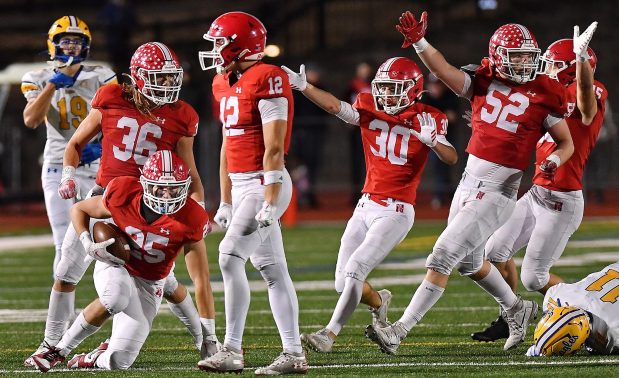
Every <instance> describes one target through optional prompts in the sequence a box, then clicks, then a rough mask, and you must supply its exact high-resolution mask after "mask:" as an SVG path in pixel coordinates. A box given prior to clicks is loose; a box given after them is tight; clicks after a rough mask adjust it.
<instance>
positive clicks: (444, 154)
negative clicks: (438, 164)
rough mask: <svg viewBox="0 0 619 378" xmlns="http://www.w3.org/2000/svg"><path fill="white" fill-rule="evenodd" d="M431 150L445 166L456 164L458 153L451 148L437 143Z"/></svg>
mask: <svg viewBox="0 0 619 378" xmlns="http://www.w3.org/2000/svg"><path fill="white" fill-rule="evenodd" d="M432 150H433V151H434V152H435V153H436V156H438V158H439V159H441V161H442V162H443V163H445V164H448V165H454V164H456V163H457V162H458V152H457V151H456V149H455V148H453V147H452V146H447V145H445V144H442V143H440V142H439V143H437V144H436V147H434V148H433V149H432Z"/></svg>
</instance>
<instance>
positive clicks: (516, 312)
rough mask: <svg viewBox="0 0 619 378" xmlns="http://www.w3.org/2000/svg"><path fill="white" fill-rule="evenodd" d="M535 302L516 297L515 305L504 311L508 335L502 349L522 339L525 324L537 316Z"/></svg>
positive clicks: (509, 347)
mask: <svg viewBox="0 0 619 378" xmlns="http://www.w3.org/2000/svg"><path fill="white" fill-rule="evenodd" d="M537 309H538V306H537V303H535V302H533V301H528V300H523V299H522V298H520V297H519V298H518V301H517V302H516V304H515V305H513V306H512V308H510V309H509V310H506V311H505V313H506V315H507V318H506V319H505V320H506V321H507V325H508V326H509V337H508V338H507V341H506V342H505V345H504V346H503V350H510V349H513V348H515V347H516V346H518V344H520V343H521V342H523V341H524V337H525V336H526V334H527V326H528V325H529V324H530V323H531V322H533V320H535V318H536V317H537Z"/></svg>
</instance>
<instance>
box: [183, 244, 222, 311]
mask: <svg viewBox="0 0 619 378" xmlns="http://www.w3.org/2000/svg"><path fill="white" fill-rule="evenodd" d="M185 262H186V264H187V272H188V273H189V277H190V278H191V281H192V282H193V284H194V287H195V294H194V295H195V298H196V307H197V308H198V313H199V314H200V317H201V318H207V319H214V318H215V300H214V298H213V290H212V288H211V280H210V274H209V267H208V258H207V255H206V245H205V244H204V241H203V240H200V241H198V242H195V243H192V244H188V245H186V246H185Z"/></svg>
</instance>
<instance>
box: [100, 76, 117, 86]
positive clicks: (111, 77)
mask: <svg viewBox="0 0 619 378" xmlns="http://www.w3.org/2000/svg"><path fill="white" fill-rule="evenodd" d="M113 79H116V74H114V75H112V76H110V77H108V78H107V79H105V80H103V83H105V84H107V82H108V81H110V80H113Z"/></svg>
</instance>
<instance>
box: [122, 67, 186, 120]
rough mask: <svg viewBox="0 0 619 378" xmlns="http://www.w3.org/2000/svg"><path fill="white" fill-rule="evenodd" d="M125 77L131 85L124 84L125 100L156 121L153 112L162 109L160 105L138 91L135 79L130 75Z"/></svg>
mask: <svg viewBox="0 0 619 378" xmlns="http://www.w3.org/2000/svg"><path fill="white" fill-rule="evenodd" d="M123 75H125V76H127V77H128V78H129V83H127V82H124V83H122V91H123V96H124V97H125V99H127V101H129V102H131V103H132V104H133V105H135V108H136V109H137V110H138V111H139V112H140V113H142V114H144V115H145V116H147V117H148V118H150V119H151V120H153V121H155V120H156V119H157V117H155V116H154V115H153V110H154V109H156V108H158V107H160V105H157V104H155V103H154V102H152V101H151V100H149V99H148V98H146V97H145V96H144V95H143V94H142V93H140V91H139V90H138V87H137V86H136V84H135V82H134V81H133V78H132V77H131V76H130V75H127V74H123ZM168 105H170V106H173V107H174V106H175V105H176V104H168Z"/></svg>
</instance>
